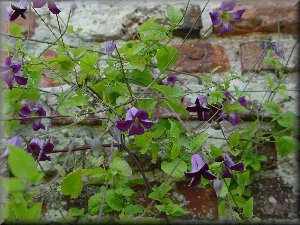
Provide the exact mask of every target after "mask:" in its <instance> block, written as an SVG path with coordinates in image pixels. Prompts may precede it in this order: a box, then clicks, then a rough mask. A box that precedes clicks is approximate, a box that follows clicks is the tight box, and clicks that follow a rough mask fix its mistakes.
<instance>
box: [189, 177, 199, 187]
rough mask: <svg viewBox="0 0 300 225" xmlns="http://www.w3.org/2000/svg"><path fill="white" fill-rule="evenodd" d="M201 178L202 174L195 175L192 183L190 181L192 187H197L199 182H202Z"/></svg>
mask: <svg viewBox="0 0 300 225" xmlns="http://www.w3.org/2000/svg"><path fill="white" fill-rule="evenodd" d="M200 178H201V176H200V175H197V176H194V177H193V178H192V181H191V183H190V185H189V186H190V187H195V186H197V185H198V184H199V183H200Z"/></svg>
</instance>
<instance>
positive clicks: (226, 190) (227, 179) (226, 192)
mask: <svg viewBox="0 0 300 225" xmlns="http://www.w3.org/2000/svg"><path fill="white" fill-rule="evenodd" d="M225 180H226V183H227V185H228V186H230V182H231V178H225ZM226 183H225V182H224V185H223V186H222V189H221V191H220V195H219V196H220V197H221V198H223V197H225V196H226V195H227V194H228V188H227V185H226Z"/></svg>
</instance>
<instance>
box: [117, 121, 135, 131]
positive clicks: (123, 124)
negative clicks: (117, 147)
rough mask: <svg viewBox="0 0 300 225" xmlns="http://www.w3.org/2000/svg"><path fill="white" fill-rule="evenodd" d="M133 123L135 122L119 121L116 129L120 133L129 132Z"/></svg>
mask: <svg viewBox="0 0 300 225" xmlns="http://www.w3.org/2000/svg"><path fill="white" fill-rule="evenodd" d="M132 122H133V120H119V121H117V125H116V127H117V128H118V129H119V130H120V131H127V130H129V128H130V127H131V125H132Z"/></svg>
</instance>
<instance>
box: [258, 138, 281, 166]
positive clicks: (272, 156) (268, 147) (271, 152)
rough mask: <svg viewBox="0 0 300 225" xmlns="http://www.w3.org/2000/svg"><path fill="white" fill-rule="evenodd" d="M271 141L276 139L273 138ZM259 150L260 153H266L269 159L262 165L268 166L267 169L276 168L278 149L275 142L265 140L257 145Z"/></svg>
mask: <svg viewBox="0 0 300 225" xmlns="http://www.w3.org/2000/svg"><path fill="white" fill-rule="evenodd" d="M271 141H275V140H274V139H273V138H272V139H271ZM257 152H258V153H259V154H260V155H265V156H266V157H267V158H268V159H267V161H262V165H264V166H266V169H276V168H277V166H276V163H277V151H276V147H275V142H265V143H264V144H262V145H259V146H258V147H257Z"/></svg>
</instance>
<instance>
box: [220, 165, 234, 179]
mask: <svg viewBox="0 0 300 225" xmlns="http://www.w3.org/2000/svg"><path fill="white" fill-rule="evenodd" d="M222 170H223V178H233V175H232V173H230V171H229V170H228V169H227V167H226V166H224V167H223V168H222Z"/></svg>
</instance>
